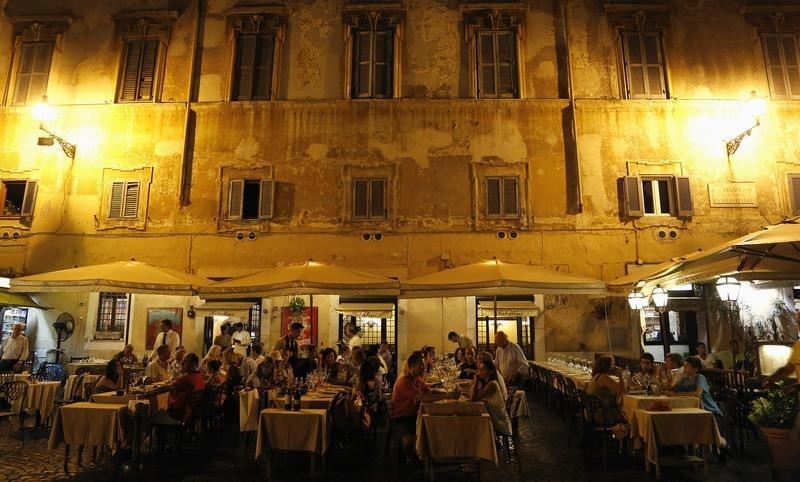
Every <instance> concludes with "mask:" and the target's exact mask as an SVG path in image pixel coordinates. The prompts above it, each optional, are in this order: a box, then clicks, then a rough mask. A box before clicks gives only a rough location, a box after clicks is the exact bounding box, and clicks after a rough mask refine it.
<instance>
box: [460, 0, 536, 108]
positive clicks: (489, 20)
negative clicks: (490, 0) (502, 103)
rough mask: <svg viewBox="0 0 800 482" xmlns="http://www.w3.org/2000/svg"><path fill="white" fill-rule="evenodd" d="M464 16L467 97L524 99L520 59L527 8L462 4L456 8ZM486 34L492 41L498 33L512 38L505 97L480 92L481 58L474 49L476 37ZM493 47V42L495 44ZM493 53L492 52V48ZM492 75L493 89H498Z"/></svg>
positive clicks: (517, 5) (519, 4) (513, 4)
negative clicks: (509, 90) (508, 91)
mask: <svg viewBox="0 0 800 482" xmlns="http://www.w3.org/2000/svg"><path fill="white" fill-rule="evenodd" d="M460 9H461V12H462V15H463V17H464V28H465V38H466V44H467V45H466V49H467V50H466V52H467V60H468V70H467V73H468V76H469V97H471V98H475V99H522V98H524V97H525V62H524V59H523V57H522V55H523V52H524V51H525V22H526V17H527V13H528V6H527V5H525V4H521V3H503V4H498V5H497V6H496V7H493V8H488V7H487V4H480V3H478V4H465V5H461V7H460ZM486 32H492V36H493V38H495V39H496V36H497V34H499V33H503V34H505V33H508V34H509V35H511V37H512V45H513V52H512V54H511V60H512V75H511V78H512V83H513V88H512V90H513V92H512V94H509V95H500V94H498V93H497V92H496V91H495V94H494V95H485V94H484V93H483V92H482V91H481V86H482V81H481V59H480V54H479V52H478V49H479V48H480V46H481V44H480V41H479V38H480V37H481V36H482V35H483V34H484V33H486ZM495 45H496V42H495ZM495 50H496V49H495ZM497 62H498V59H497V56H496V55H495V72H497V70H498V68H497ZM497 79H498V77H497V76H495V81H496V86H495V87H496V90H497V89H498V87H499V83H498V82H499V81H498V80H497Z"/></svg>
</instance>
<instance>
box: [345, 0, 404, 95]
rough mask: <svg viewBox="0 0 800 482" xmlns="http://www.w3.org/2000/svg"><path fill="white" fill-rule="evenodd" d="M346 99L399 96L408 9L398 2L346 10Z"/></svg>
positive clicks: (352, 7)
mask: <svg viewBox="0 0 800 482" xmlns="http://www.w3.org/2000/svg"><path fill="white" fill-rule="evenodd" d="M344 20H345V35H346V39H347V43H346V45H345V58H346V61H347V64H346V65H347V66H348V68H347V70H346V74H345V85H346V89H347V92H346V93H345V96H346V97H347V98H350V99H390V98H396V97H400V81H399V75H400V71H401V69H400V56H399V52H400V39H401V38H402V36H401V31H402V26H403V21H404V20H405V10H404V9H403V8H402V6H401V5H400V4H399V3H398V4H395V3H391V4H384V5H380V6H378V5H368V4H364V5H360V4H358V5H354V4H350V5H347V6H346V7H345V12H344Z"/></svg>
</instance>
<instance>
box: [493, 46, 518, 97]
mask: <svg viewBox="0 0 800 482" xmlns="http://www.w3.org/2000/svg"><path fill="white" fill-rule="evenodd" d="M495 38H496V39H497V96H498V97H502V98H514V97H516V96H517V89H516V84H517V81H516V78H515V71H516V69H515V68H514V65H515V63H516V58H515V53H514V35H513V33H512V32H510V31H506V32H497V33H496V35H495Z"/></svg>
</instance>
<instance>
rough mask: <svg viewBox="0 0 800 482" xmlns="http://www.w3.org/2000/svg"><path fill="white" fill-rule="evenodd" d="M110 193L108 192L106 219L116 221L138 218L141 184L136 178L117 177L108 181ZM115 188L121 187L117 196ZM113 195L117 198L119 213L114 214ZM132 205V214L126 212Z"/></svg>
mask: <svg viewBox="0 0 800 482" xmlns="http://www.w3.org/2000/svg"><path fill="white" fill-rule="evenodd" d="M110 184H111V186H110V189H111V193H110V194H109V203H108V211H107V213H106V219H110V220H118V221H135V220H137V219H139V196H141V192H142V186H141V182H139V181H138V180H128V179H117V180H113V181H111V182H110ZM117 188H121V189H122V191H121V193H120V194H119V195H118V196H117V195H116V193H117V192H118V191H117ZM115 197H116V198H118V199H117V200H116V203H119V209H118V211H119V214H118V215H115V212H114V211H116V209H115V208H114V204H115ZM131 205H133V209H134V212H133V214H132V215H131V214H128V213H129V212H130V210H131Z"/></svg>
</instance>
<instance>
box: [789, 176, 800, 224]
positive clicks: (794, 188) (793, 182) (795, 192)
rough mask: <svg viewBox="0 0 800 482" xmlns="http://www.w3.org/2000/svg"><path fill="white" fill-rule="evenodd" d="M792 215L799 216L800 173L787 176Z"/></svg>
mask: <svg viewBox="0 0 800 482" xmlns="http://www.w3.org/2000/svg"><path fill="white" fill-rule="evenodd" d="M787 178H788V181H789V202H790V204H791V208H792V215H795V216H796V215H800V173H791V174H787Z"/></svg>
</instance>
